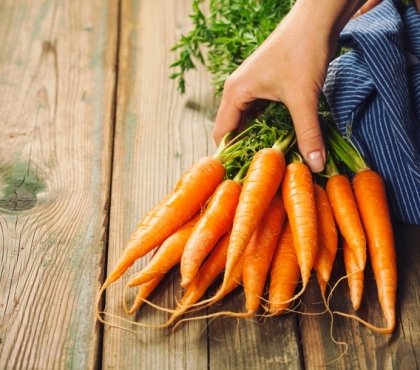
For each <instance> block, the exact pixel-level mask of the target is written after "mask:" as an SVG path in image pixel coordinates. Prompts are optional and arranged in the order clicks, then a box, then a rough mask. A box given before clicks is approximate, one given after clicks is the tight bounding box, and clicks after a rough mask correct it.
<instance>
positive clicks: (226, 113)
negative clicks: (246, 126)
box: [213, 93, 249, 144]
mask: <svg viewBox="0 0 420 370" xmlns="http://www.w3.org/2000/svg"><path fill="white" fill-rule="evenodd" d="M248 106H249V104H248V103H246V102H242V101H240V100H237V99H236V100H235V99H232V98H231V97H230V95H229V94H226V93H224V94H223V97H222V101H221V103H220V107H219V110H218V112H217V116H216V121H215V123H214V129H213V138H214V140H215V141H216V144H219V142H220V141H221V140H222V138H223V136H224V135H225V134H227V133H228V132H230V131H233V130H235V129H236V128H238V126H239V124H240V123H241V118H242V113H243V112H244V111H245V110H246V109H247V108H248Z"/></svg>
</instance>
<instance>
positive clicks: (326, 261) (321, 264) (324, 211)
mask: <svg viewBox="0 0 420 370" xmlns="http://www.w3.org/2000/svg"><path fill="white" fill-rule="evenodd" d="M314 193H315V205H316V215H317V224H318V252H317V255H316V259H315V264H314V270H315V271H316V277H317V280H318V284H319V287H320V289H321V293H322V296H323V297H325V291H326V289H327V284H328V281H329V280H330V275H331V270H332V267H333V263H334V259H335V255H336V253H337V243H338V236H337V228H336V226H335V222H334V216H333V212H332V210H331V206H330V202H329V200H328V196H327V193H326V192H325V190H324V188H322V187H321V186H320V185H318V184H314Z"/></svg>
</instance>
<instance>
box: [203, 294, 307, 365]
mask: <svg viewBox="0 0 420 370" xmlns="http://www.w3.org/2000/svg"><path fill="white" fill-rule="evenodd" d="M262 303H263V302H262ZM244 304H245V302H244V292H243V289H241V288H238V289H236V291H235V292H234V293H233V294H231V295H230V296H229V297H227V298H226V299H224V300H223V301H222V302H220V303H218V304H217V305H216V306H215V307H214V308H213V309H211V310H210V313H212V312H217V311H222V310H223V311H225V310H227V311H232V312H243V310H244ZM209 354H210V359H209V361H210V362H209V369H238V370H239V369H258V370H263V369H277V368H278V369H286V368H287V369H290V370H294V369H301V368H302V367H301V366H302V364H301V350H300V340H299V329H298V326H297V318H296V316H295V315H294V314H284V315H282V316H280V317H270V318H262V317H260V318H259V317H258V316H256V317H254V318H251V319H234V318H229V317H226V318H217V319H215V320H213V321H211V322H210V324H209Z"/></svg>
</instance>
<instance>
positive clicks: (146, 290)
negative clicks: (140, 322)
mask: <svg viewBox="0 0 420 370" xmlns="http://www.w3.org/2000/svg"><path fill="white" fill-rule="evenodd" d="M164 276H165V275H159V276H157V277H154V278H152V279H150V280H148V281H146V282H145V283H143V284H140V285H139V287H138V290H137V295H136V298H135V299H134V302H133V304H132V306H131V307H130V309H126V312H127V314H129V315H131V314H133V313H134V312H136V311H137V310H138V309H139V308H140V307H141V306H142V305H143V303H144V300H145V299H146V298H147V297H149V295H150V294H151V293H152V292H153V291H154V290H155V288H156V287H157V286H158V285H159V283H160V282H161V281H162V279H163V278H164Z"/></svg>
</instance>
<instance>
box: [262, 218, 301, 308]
mask: <svg viewBox="0 0 420 370" xmlns="http://www.w3.org/2000/svg"><path fill="white" fill-rule="evenodd" d="M299 277H300V268H299V263H298V260H297V257H296V252H295V247H294V245H293V235H292V229H291V227H290V224H289V222H288V221H286V222H285V224H284V226H283V232H282V234H281V235H280V238H279V241H278V244H277V249H276V251H275V253H274V256H273V260H272V262H271V267H270V285H269V291H268V301H269V304H270V307H269V311H270V313H272V314H274V315H280V314H281V313H283V312H284V311H285V310H286V309H287V308H288V307H289V305H290V302H291V298H292V297H293V294H294V292H295V290H296V287H297V285H298V283H299Z"/></svg>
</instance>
